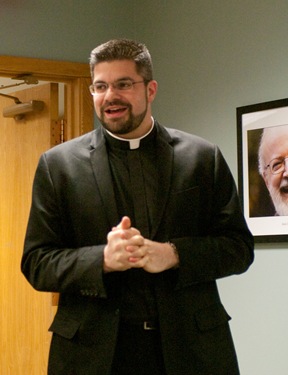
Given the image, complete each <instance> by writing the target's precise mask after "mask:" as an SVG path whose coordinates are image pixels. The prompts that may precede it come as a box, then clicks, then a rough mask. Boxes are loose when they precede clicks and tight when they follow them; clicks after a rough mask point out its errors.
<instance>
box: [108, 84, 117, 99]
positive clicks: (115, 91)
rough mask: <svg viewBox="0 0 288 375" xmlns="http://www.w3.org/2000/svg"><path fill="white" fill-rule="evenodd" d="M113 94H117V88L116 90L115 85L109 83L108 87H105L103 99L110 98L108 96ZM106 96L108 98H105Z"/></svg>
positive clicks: (113, 95)
mask: <svg viewBox="0 0 288 375" xmlns="http://www.w3.org/2000/svg"><path fill="white" fill-rule="evenodd" d="M115 96H117V97H118V96H119V90H117V88H116V87H114V86H113V85H112V84H110V85H109V86H108V87H107V90H106V92H105V99H106V100H110V99H109V98H111V97H113V98H114V97H115ZM107 98H108V99H107Z"/></svg>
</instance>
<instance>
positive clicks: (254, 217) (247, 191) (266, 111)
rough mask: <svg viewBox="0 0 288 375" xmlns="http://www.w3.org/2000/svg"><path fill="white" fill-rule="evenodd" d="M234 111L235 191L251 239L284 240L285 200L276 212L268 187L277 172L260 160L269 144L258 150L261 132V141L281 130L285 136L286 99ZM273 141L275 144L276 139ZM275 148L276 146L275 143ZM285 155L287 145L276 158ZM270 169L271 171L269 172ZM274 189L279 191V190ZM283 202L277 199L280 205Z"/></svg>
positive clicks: (287, 224) (287, 232)
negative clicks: (282, 206)
mask: <svg viewBox="0 0 288 375" xmlns="http://www.w3.org/2000/svg"><path fill="white" fill-rule="evenodd" d="M236 112H237V157H238V190H239V197H240V201H241V204H242V208H243V213H244V217H245V219H246V221H247V224H248V227H249V229H250V231H251V232H252V234H253V236H254V240H255V242H288V213H287V214H286V203H285V207H284V211H282V212H284V213H281V214H278V213H277V210H276V207H277V205H276V203H275V202H274V200H273V199H274V193H273V191H272V190H271V185H272V184H271V179H272V178H274V181H275V178H277V179H279V177H277V176H280V174H279V175H278V171H277V172H276V173H277V176H276V177H275V174H274V173H275V170H273V169H271V168H272V165H274V164H272V163H270V160H269V162H268V163H269V164H267V160H265V163H266V164H265V163H264V159H265V157H266V158H269V157H270V155H271V153H270V151H271V147H270V151H268V150H267V147H266V144H265V146H263V147H261V149H259V146H260V142H261V138H262V134H263V132H264V133H265V134H266V137H265V139H264V137H263V142H264V141H265V142H266V140H267V139H269V140H270V141H271V139H274V137H276V135H277V134H278V133H280V132H282V133H284V136H286V132H287V138H288V98H285V99H279V100H274V101H270V102H264V103H258V104H252V105H247V106H243V107H238V108H236ZM286 126H287V129H286ZM270 141H269V142H270ZM267 142H268V141H267ZM276 144H277V145H278V144H279V142H278V143H277V142H276ZM287 145H288V140H287ZM265 147H266V148H265ZM273 147H274V146H273ZM275 148H277V147H276V146H275ZM265 150H266V151H265ZM259 151H260V153H259ZM264 151H265V152H266V154H264ZM273 152H274V148H273ZM285 152H286V151H285ZM263 154H264V155H265V157H264V156H263V157H262V156H261V157H260V158H259V155H263ZM274 156H277V152H276V151H275V155H274V154H273V160H274ZM286 156H288V146H287V153H286V154H285V156H282V159H280V161H281V160H282V161H283V159H284V158H286ZM259 160H260V162H259ZM262 160H263V161H262ZM273 163H274V162H273ZM270 165H271V167H270ZM282 165H283V163H282ZM284 165H285V161H284ZM271 170H273V174H272V172H271ZM269 173H270V175H269ZM269 179H270V180H269ZM280 180H281V177H280ZM277 181H279V180H277ZM274 185H275V184H274ZM268 186H269V189H268ZM276 190H278V191H279V189H276ZM280 196H281V194H280ZM287 196H288V193H287ZM287 199H288V198H287ZM283 203H284V202H281V204H283ZM287 206H288V203H287ZM287 210H288V207H287Z"/></svg>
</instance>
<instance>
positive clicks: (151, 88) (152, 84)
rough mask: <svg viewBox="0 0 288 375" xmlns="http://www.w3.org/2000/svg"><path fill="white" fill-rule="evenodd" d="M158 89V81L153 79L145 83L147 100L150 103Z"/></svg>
mask: <svg viewBox="0 0 288 375" xmlns="http://www.w3.org/2000/svg"><path fill="white" fill-rule="evenodd" d="M157 89H158V83H157V81H155V80H154V79H153V80H152V81H149V82H148V84H147V92H148V102H149V103H152V102H153V101H154V99H155V97H156V94H157Z"/></svg>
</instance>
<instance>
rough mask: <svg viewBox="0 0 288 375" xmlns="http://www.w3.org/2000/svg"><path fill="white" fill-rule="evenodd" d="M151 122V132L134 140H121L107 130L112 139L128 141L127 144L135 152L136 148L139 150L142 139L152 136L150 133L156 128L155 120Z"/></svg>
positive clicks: (122, 139) (121, 139)
mask: <svg viewBox="0 0 288 375" xmlns="http://www.w3.org/2000/svg"><path fill="white" fill-rule="evenodd" d="M151 120H152V126H151V128H150V130H149V131H148V133H146V134H144V135H142V137H140V138H134V139H126V138H121V137H118V136H117V135H115V134H113V133H111V132H110V131H108V130H107V129H106V131H107V133H108V134H110V135H111V137H113V138H116V139H119V140H120V141H126V142H129V146H130V150H135V149H136V148H139V146H140V141H141V139H143V138H145V137H147V135H148V134H150V133H151V132H152V130H153V128H154V118H153V117H151Z"/></svg>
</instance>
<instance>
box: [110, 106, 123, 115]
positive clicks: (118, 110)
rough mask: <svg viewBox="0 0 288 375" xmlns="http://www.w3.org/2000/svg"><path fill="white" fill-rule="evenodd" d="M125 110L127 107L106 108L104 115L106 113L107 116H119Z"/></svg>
mask: <svg viewBox="0 0 288 375" xmlns="http://www.w3.org/2000/svg"><path fill="white" fill-rule="evenodd" d="M126 109H127V107H117V108H108V109H105V113H108V114H109V115H114V114H120V113H123V112H125V111H126Z"/></svg>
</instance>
